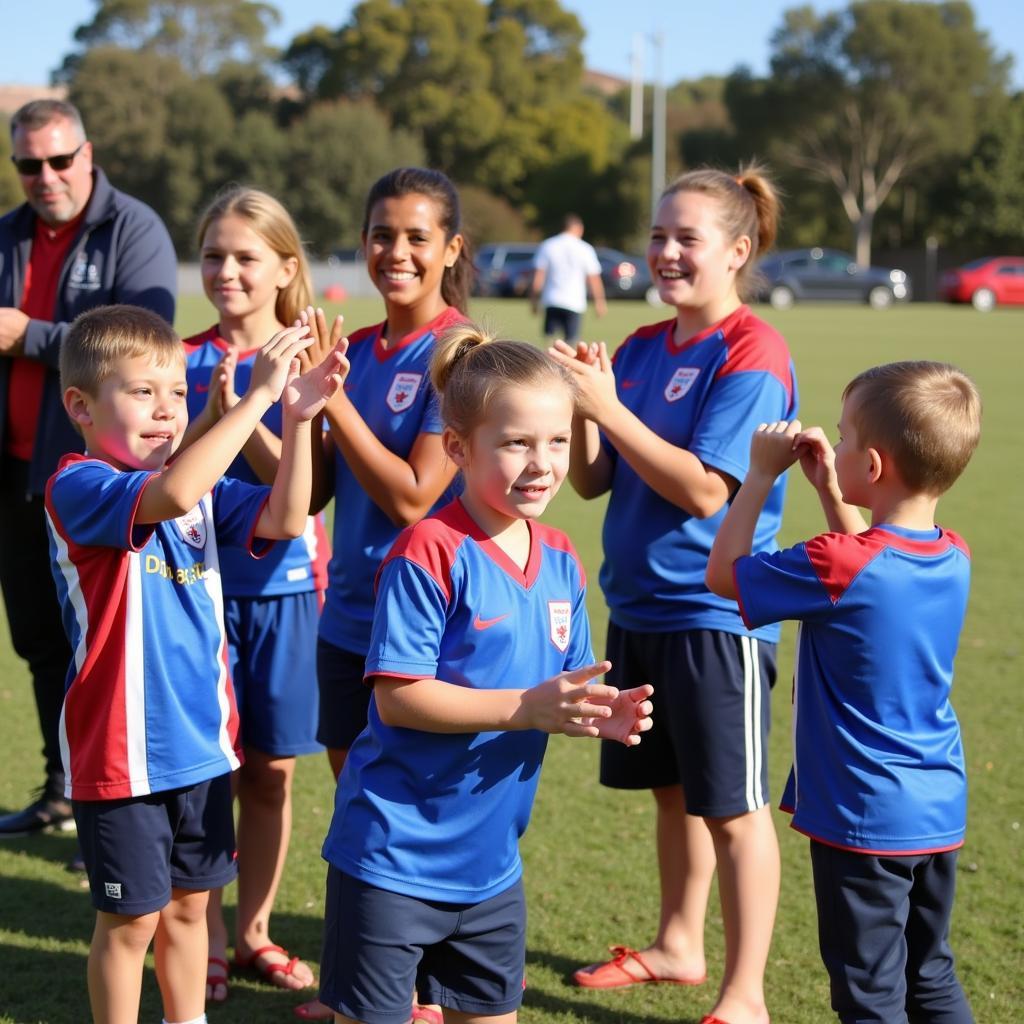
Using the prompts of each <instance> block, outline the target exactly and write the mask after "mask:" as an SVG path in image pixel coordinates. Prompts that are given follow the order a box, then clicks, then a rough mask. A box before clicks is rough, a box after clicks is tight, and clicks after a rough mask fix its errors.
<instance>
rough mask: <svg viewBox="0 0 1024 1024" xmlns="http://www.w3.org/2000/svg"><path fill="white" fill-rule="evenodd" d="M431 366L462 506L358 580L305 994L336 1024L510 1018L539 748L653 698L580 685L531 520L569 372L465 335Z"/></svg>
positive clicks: (556, 564) (429, 523)
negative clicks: (312, 988) (348, 719)
mask: <svg viewBox="0 0 1024 1024" xmlns="http://www.w3.org/2000/svg"><path fill="white" fill-rule="evenodd" d="M430 372H431V379H432V382H433V384H434V387H435V389H436V391H437V393H438V394H439V395H440V404H441V416H442V419H443V422H444V433H443V435H442V444H443V451H444V454H445V455H446V457H447V458H448V459H449V460H450V461H451V462H452V464H453V465H455V466H457V467H458V468H459V469H460V470H461V471H462V483H463V491H462V494H461V497H459V498H457V499H455V500H454V501H452V502H451V503H450V504H448V505H446V506H445V507H444V508H443V509H441V510H440V511H438V512H436V513H434V514H432V515H430V516H429V517H428V518H426V519H424V520H422V521H421V522H419V523H417V524H416V525H415V526H412V527H410V528H408V529H406V530H405V531H403V533H402V534H401V535H400V536H399V538H398V540H397V541H396V542H395V544H394V546H393V547H392V548H391V550H390V552H389V553H388V555H387V557H386V558H385V560H384V562H383V564H382V566H381V568H380V571H379V574H378V577H377V595H376V605H375V611H374V618H373V628H372V635H371V640H370V645H369V654H368V656H367V660H366V675H367V680H368V682H369V683H371V684H372V686H373V690H372V697H371V700H370V706H369V721H368V725H367V728H366V729H365V730H364V731H363V732H362V733H361V734H360V735H359V736H358V737H357V738H356V740H355V741H354V743H353V745H352V748H351V750H350V752H349V756H348V758H347V760H346V762H345V766H344V769H343V771H342V775H341V778H340V779H339V783H338V792H337V797H336V803H335V813H334V818H333V821H332V822H331V828H330V831H329V833H328V836H327V840H326V842H325V844H324V857H325V858H326V859H327V860H328V862H329V864H330V868H329V872H328V885H327V910H326V922H325V931H324V954H323V961H322V964H321V990H320V996H321V999H322V1000H324V1002H325V1003H326V1004H327V1005H328V1006H330V1007H331V1008H332V1009H333V1010H334V1011H335V1013H336V1017H335V1020H336V1021H342V1022H345V1021H358V1022H363V1024H405V1022H406V1021H407V1020H408V1019H409V1015H410V1008H411V993H412V990H413V987H414V985H415V987H416V989H417V991H418V992H419V996H420V998H421V999H422V1000H423V1001H425V1002H431V1003H438V1004H441V1005H443V1006H444V1007H445V1020H448V1021H461V1022H466V1024H469V1022H471V1021H481V1020H493V1021H494V1022H495V1024H512V1022H514V1021H515V1020H516V1017H517V1010H518V1006H519V1004H520V1001H521V999H522V989H523V972H524V963H525V909H524V900H523V894H522V885H521V873H522V867H521V863H520V859H519V851H518V839H519V836H520V835H521V834H522V832H523V830H524V829H525V828H526V825H527V822H528V820H529V815H530V809H531V806H532V802H533V797H534V793H535V791H536V787H537V781H538V776H539V772H540V766H541V760H542V758H543V754H544V749H545V745H546V742H547V736H546V734H547V733H565V734H566V735H570V736H604V737H606V738H608V739H612V740H617V741H618V742H620V743H622V744H623V745H626V746H633V745H636V744H637V743H639V742H640V734H641V733H642V732H645V731H646V730H647V729H648V728H649V726H650V719H649V715H650V712H651V705H650V701H649V700H648V697H649V696H650V694H651V692H652V689H651V687H650V686H639V687H636V688H634V689H632V690H622V691H620V690H618V689H616V688H614V687H611V686H606V685H602V684H600V683H596V682H591V680H593V679H595V678H596V677H597V676H598V675H600V674H601V673H603V672H605V671H607V670H608V668H609V667H610V666H609V665H608V663H607V662H600V663H597V664H593V655H592V654H591V650H590V630H589V625H588V622H587V617H586V608H585V592H586V581H585V578H584V574H583V570H582V567H581V565H580V563H579V560H578V558H577V556H576V554H575V552H574V551H573V548H572V546H571V544H570V543H569V540H568V538H566V537H565V536H564V535H563V534H561V533H560V532H558V531H556V530H553V529H551V528H548V527H544V526H541V525H539V524H538V523H537V522H536V521H535V520H536V519H537V518H538V517H539V516H540V515H541V514H542V513H543V511H544V509H545V508H546V507H547V505H548V503H549V501H550V500H551V498H552V497H553V496H554V495H555V493H556V492H557V490H558V487H559V485H560V484H561V482H562V480H563V478H564V477H565V474H566V472H567V470H568V468H569V442H570V431H571V425H572V418H573V397H574V389H573V383H572V379H571V377H570V376H569V375H568V374H567V373H566V372H565V371H564V370H563V369H562V368H561V367H559V366H558V365H557V364H556V363H555V362H554V361H553V360H551V359H549V358H548V357H547V356H546V355H544V354H543V353H541V352H539V351H538V350H537V349H535V348H533V347H532V346H530V345H528V344H526V343H524V342H507V341H491V340H490V339H489V338H488V337H487V336H486V335H484V334H483V333H482V332H480V331H479V330H478V329H477V328H475V327H473V326H472V325H463V326H461V327H456V328H454V329H453V330H452V331H450V332H449V333H448V334H446V335H445V336H444V338H443V339H442V340H441V341H440V342H439V343H438V346H437V349H436V352H435V353H434V356H433V358H432V360H431V364H430Z"/></svg>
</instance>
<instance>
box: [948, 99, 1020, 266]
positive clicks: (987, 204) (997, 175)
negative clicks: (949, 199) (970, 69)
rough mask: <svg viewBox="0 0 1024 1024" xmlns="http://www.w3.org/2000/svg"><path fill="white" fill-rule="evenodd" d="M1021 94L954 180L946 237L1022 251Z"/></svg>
mask: <svg viewBox="0 0 1024 1024" xmlns="http://www.w3.org/2000/svg"><path fill="white" fill-rule="evenodd" d="M1022 167H1024V93H1021V94H1018V95H1017V96H1016V97H1015V98H1014V100H1013V102H1012V103H1011V104H1009V106H1008V107H1007V109H1006V112H1005V116H1004V117H1002V118H1000V120H999V123H998V124H993V125H992V126H991V127H989V128H988V129H987V130H986V131H984V132H983V133H982V135H981V138H979V140H978V143H977V145H976V146H975V148H974V152H973V153H972V154H971V157H970V159H969V161H968V162H967V163H966V164H965V166H964V167H963V168H962V170H961V171H960V174H959V176H958V178H957V193H958V195H957V203H956V207H955V215H954V218H953V223H952V230H951V234H952V235H954V236H959V237H963V236H964V235H966V234H967V233H968V232H969V233H970V235H971V236H972V237H973V238H975V239H976V240H977V241H978V243H980V244H982V245H987V246H988V247H989V250H990V251H992V252H999V251H1002V252H1015V253H1019V252H1024V178H1022V177H1021V168H1022Z"/></svg>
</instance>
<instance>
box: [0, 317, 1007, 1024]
mask: <svg viewBox="0 0 1024 1024" xmlns="http://www.w3.org/2000/svg"><path fill="white" fill-rule="evenodd" d="M344 312H345V313H346V316H347V318H348V321H349V324H350V326H352V327H355V326H358V325H362V324H365V323H368V322H372V321H374V320H376V319H379V318H380V315H381V314H380V306H379V304H378V303H374V302H369V301H362V302H352V303H350V304H348V305H347V306H346V308H345V310H344ZM473 312H474V314H475V315H477V316H481V317H485V318H486V319H488V320H489V321H490V322H491V323H492V324H493V325H494V326H495V327H496V328H497V329H498V330H499V332H500V333H501V334H504V335H507V336H512V337H522V338H529V339H536V335H537V328H538V324H537V322H536V320H535V319H534V318H532V317H530V316H529V314H528V311H527V309H526V306H525V303H521V302H512V301H508V302H491V303H486V304H485V303H483V302H480V303H478V304H477V306H475V307H474V310H473ZM760 312H761V313H762V315H763V316H765V318H766V319H769V320H770V321H771V322H772V323H774V324H775V325H776V326H777V327H778V328H779V329H780V330H781V331H782V332H783V334H784V335H785V336H786V338H787V339H788V341H789V343H790V347H791V349H792V351H793V355H794V359H795V361H796V365H797V371H798V374H799V378H800V389H801V418H802V419H803V420H804V422H805V423H821V424H823V425H824V426H825V428H826V430H827V431H829V432H830V434H834V423H835V421H836V419H837V417H838V405H839V395H840V392H841V390H842V387H843V385H844V384H845V383H846V381H847V380H848V379H849V378H850V377H851V376H852V375H853V374H854V373H855V372H856V371H858V370H860V369H862V368H864V367H866V366H869V365H871V364H874V363H880V362H888V361H890V360H893V359H902V358H934V359H946V360H950V361H953V362H956V363H958V364H959V365H960V366H962V367H963V368H964V369H966V370H967V371H968V372H969V373H971V374H972V375H973V376H974V378H975V380H976V381H977V382H978V385H979V387H980V388H981V392H982V395H983V398H984V401H985V418H984V427H983V436H982V442H981V447H980V448H979V450H978V453H977V455H976V456H975V458H974V461H973V462H972V464H971V465H970V466H969V467H968V469H967V472H966V473H965V475H964V477H963V479H962V480H961V481H960V482H959V483H958V484H957V486H956V487H955V488H954V490H953V491H952V492H951V493H950V495H948V496H947V497H946V498H944V499H943V501H942V502H941V503H940V506H939V519H940V522H942V523H944V524H946V525H948V526H950V527H952V528H954V529H956V530H957V531H958V532H960V533H962V534H963V535H964V536H965V537H966V538H967V540H968V542H969V543H970V545H971V547H972V550H973V555H974V558H973V564H974V584H973V591H972V596H971V606H970V612H969V615H968V619H967V624H966V628H965V630H964V634H963V638H962V640H961V645H960V656H959V661H958V673H957V681H956V687H955V691H954V699H955V704H956V707H957V709H958V712H959V715H960V719H961V722H962V723H963V731H964V737H965V744H966V749H967V758H968V771H969V776H970V785H971V797H970V821H969V830H968V840H967V845H966V847H965V848H964V850H963V852H962V855H961V859H960V877H959V890H958V900H957V907H956V912H955V916H954V922H953V946H954V949H955V951H956V953H957V955H958V963H959V971H960V976H961V978H962V980H963V982H964V985H965V987H966V989H967V993H968V996H969V997H970V999H971V1002H972V1004H973V1007H974V1011H975V1015H976V1017H977V1020H978V1021H979V1022H983V1024H1017V1022H1019V1021H1021V1020H1022V1019H1024V1011H1022V1009H1021V1007H1022V1005H1024V884H1022V883H1024V877H1022V865H1024V858H1022V842H1024V833H1022V830H1021V827H1020V825H1021V821H1022V818H1024V803H1022V801H1021V798H1020V792H1021V778H1022V776H1024V754H1022V751H1024V715H1022V700H1021V686H1022V675H1024V673H1022V666H1024V656H1022V655H1024V651H1022V646H1024V628H1022V627H1024V616H1022V614H1021V608H1022V604H1021V598H1020V585H1019V576H1018V574H1019V573H1020V571H1021V567H1022V566H1024V557H1022V556H1024V532H1022V530H1021V529H1020V526H1019V524H1018V522H1017V516H1018V515H1019V514H1020V510H1021V508H1022V507H1024V482H1022V481H1024V460H1022V458H1021V453H1020V447H1019V445H1020V441H1021V428H1020V424H1021V413H1020V409H1021V405H1020V402H1021V395H1022V394H1024V372H1022V371H1024V314H1021V313H1014V312H1010V311H1003V310H998V311H996V312H994V313H992V314H990V315H979V314H977V313H975V312H974V311H973V310H971V309H970V308H969V307H968V308H952V307H942V306H926V305H925V306H922V305H915V306H911V307H908V308H902V309H893V310H890V311H887V312H885V313H876V312H873V311H870V310H867V309H861V308H852V307H851V308H846V307H841V306H829V307H826V306H817V307H814V306H809V307H798V308H796V309H793V310H791V311H788V312H786V313H775V312H773V311H771V310H767V309H764V310H761V311H760ZM665 316H667V313H666V312H665V311H660V312H659V311H652V310H651V309H650V308H649V307H646V306H644V305H642V304H639V303H613V304H612V306H611V311H610V313H609V315H608V316H607V318H606V319H604V320H601V321H594V320H589V321H588V322H587V323H586V325H585V332H586V336H587V337H589V338H604V339H607V340H608V341H610V342H617V341H618V340H619V339H621V338H622V337H623V336H624V335H625V334H626V333H627V332H628V331H629V330H630V329H631V328H632V327H634V326H636V325H637V324H639V323H644V322H650V321H653V320H657V319H659V318H663V317H665ZM210 320H211V314H210V310H209V307H208V306H207V305H206V303H205V301H204V300H201V299H191V300H185V301H183V302H182V304H181V309H180V312H179V323H178V326H179V329H180V330H181V331H182V333H183V334H187V333H191V332H193V331H196V330H199V329H201V328H203V327H205V326H206V325H207V324H208V323H209V321H210ZM602 513H603V503H602V502H600V501H598V502H592V503H589V504H588V503H584V502H582V501H580V500H579V499H578V498H577V497H576V496H575V495H574V494H573V493H572V491H571V489H570V488H569V486H568V485H566V487H565V489H564V490H563V493H562V494H561V495H560V496H559V497H558V499H556V501H555V502H554V505H553V507H552V509H551V511H550V513H549V514H548V519H549V520H550V521H551V522H553V523H554V524H555V525H558V526H560V527H562V528H563V529H565V530H567V531H568V533H569V534H570V536H571V537H572V538H573V540H574V542H575V543H576V545H577V547H578V548H579V550H580V554H581V556H582V558H583V560H584V563H585V565H586V566H587V569H588V572H589V574H590V576H591V578H592V579H595V580H596V576H597V568H598V565H599V564H600V523H601V517H602ZM820 529H821V525H820V522H819V515H818V511H817V504H816V501H815V500H814V497H813V494H812V493H811V491H810V489H809V488H808V487H806V486H805V485H804V483H803V480H802V479H798V478H796V477H794V478H793V479H792V480H791V485H790V493H789V498H788V506H787V513H786V520H785V528H784V531H783V537H782V540H783V541H790V542H791V541H794V540H798V539H801V538H803V537H805V536H808V535H810V534H812V533H814V532H817V531H818V530H820ZM4 542H5V543H12V542H13V543H17V538H5V539H4ZM590 608H591V615H592V619H593V624H594V633H595V650H597V651H598V652H599V653H600V651H601V650H602V649H603V643H604V631H605V616H604V609H603V605H602V601H601V595H600V592H599V590H598V589H597V587H596V586H594V588H593V589H592V592H591V594H590ZM0 636H2V637H3V639H2V641H0V750H3V752H4V753H3V764H4V769H5V770H4V772H3V774H2V777H0V809H3V808H6V809H16V808H19V807H21V806H23V804H24V803H25V801H26V797H27V796H28V793H29V790H30V788H31V787H33V786H35V785H38V783H39V782H40V781H41V759H40V756H39V745H40V741H39V737H38V731H37V727H36V721H35V710H34V707H33V704H32V698H31V689H30V685H29V680H28V676H27V673H26V671H25V669H24V666H23V665H22V663H21V662H20V661H18V659H16V658H15V657H14V655H13V654H12V652H11V651H10V647H9V643H8V641H7V637H6V631H0ZM792 640H793V632H792V628H791V627H787V629H786V630H785V632H784V640H783V644H782V648H781V652H780V680H782V682H781V683H780V685H779V686H778V687H777V688H776V691H775V696H774V701H773V704H774V706H773V715H774V728H773V733H772V743H771V777H772V791H773V794H774V795H775V796H777V795H778V793H779V792H780V791H781V786H782V782H783V781H784V778H785V772H786V770H787V767H788V763H789V761H788V755H789V725H790V713H789V712H790V709H789V685H788V682H787V679H788V676H789V674H790V670H791V667H792ZM549 750H550V752H549V754H548V759H547V765H546V767H545V771H544V777H543V780H542V782H541V786H540V793H539V797H538V800H537V806H536V810H535V812H534V816H533V823H532V825H531V829H530V832H529V833H528V834H527V836H526V837H525V839H524V842H523V853H524V857H525V861H526V885H527V893H528V899H529V907H530V931H529V948H528V954H527V961H528V964H527V969H528V980H529V987H528V989H527V992H526V999H525V1004H524V1007H523V1011H522V1014H521V1019H522V1020H523V1021H524V1022H526V1024H581V1022H590V1024H645V1022H655V1024H659V1022H665V1024H667V1022H682V1024H693V1022H696V1021H698V1020H699V1019H700V1017H701V1015H702V1014H703V1013H704V1012H706V1011H707V1010H708V1009H709V1008H710V1006H711V1004H712V1002H713V991H712V989H711V987H710V985H713V984H714V982H715V980H716V979H717V978H719V977H720V975H721V959H722V934H721V921H720V917H719V914H718V912H717V907H716V906H715V903H714V900H715V899H717V897H715V896H713V902H712V910H711V911H710V913H709V915H708V927H707V943H708V953H709V956H708V960H709V975H710V977H711V978H712V982H711V983H710V985H709V986H708V987H705V988H703V989H696V990H690V989H685V990H684V989H679V988H675V987H672V986H664V987H659V988H648V989H635V990H632V991H626V992H611V993H603V994H602V993H588V992H583V991H581V990H579V989H576V988H574V987H573V986H572V985H571V984H570V983H569V980H568V979H569V975H570V973H571V971H572V970H573V969H574V968H575V967H576V966H578V965H579V964H582V963H586V962H590V961H593V960H596V959H598V958H599V957H601V956H602V954H603V952H604V948H605V946H606V945H607V944H609V943H611V942H621V943H627V944H630V945H634V946H643V945H644V944H645V943H646V942H647V941H648V940H649V938H650V937H651V936H652V934H653V930H654V926H655V921H656V916H655V915H656V907H657V880H656V874H655V864H654V845H653V838H652V822H653V814H652V802H651V800H650V799H649V798H648V797H647V796H646V795H634V796H629V795H627V794H623V793H617V792H612V791H606V790H602V789H601V788H600V787H598V786H597V784H596V782H595V777H596V756H597V747H596V745H594V744H590V743H586V742H581V741H570V740H567V739H564V738H556V739H554V740H553V741H552V743H551V745H550V748H549ZM331 791H332V785H331V779H330V773H329V771H328V768H327V763H326V759H325V758H320V757H312V758H306V759H303V760H302V762H301V764H300V765H299V770H298V772H297V779H296V824H295V832H294V837H293V843H292V853H291V857H290V860H289V865H288V870H287V874H286V877H285V880H284V884H283V886H282V889H281V893H280V896H279V899H278V910H277V913H276V914H275V916H274V919H273V937H274V939H275V941H277V942H280V943H282V944H283V945H286V946H288V947H289V948H290V949H291V950H292V951H293V952H294V953H297V954H299V955H302V956H304V957H306V958H307V959H310V960H312V961H314V962H315V960H316V958H317V956H318V952H319V941H320V940H319V929H320V914H321V904H322V899H323V875H324V865H323V862H322V861H321V860H320V856H319V850H320V843H321V841H322V839H323V836H324V833H325V831H326V828H327V824H328V821H329V817H330V813H331V806H332V792H331ZM776 818H777V822H776V823H777V826H778V830H779V835H780V842H781V846H782V856H783V878H782V900H781V905H780V910H779V916H778V922H777V925H776V930H775V938H774V942H773V946H772V954H771V960H770V963H769V968H768V979H767V983H768V998H769V1007H770V1009H771V1010H772V1015H773V1020H775V1021H776V1022H778V1024H817V1022H821V1021H828V1020H830V1019H833V1018H832V1015H831V1012H830V1010H829V1008H828V991H827V984H826V979H825V973H824V969H823V968H822V966H821V963H820V961H819V959H818V954H817V945H816V933H815V919H814V904H813V899H812V894H811V884H810V873H809V870H808V862H807V850H806V841H805V840H803V839H802V838H801V837H800V836H798V835H797V834H796V833H794V832H793V831H792V830H790V829H789V828H788V827H787V824H788V822H787V819H786V817H785V816H784V815H782V814H777V815H776ZM72 849H73V840H72V839H71V838H69V837H67V836H56V835H54V836H39V837H35V838H32V839H24V840H12V841H7V842H5V843H3V844H2V845H0V878H2V882H0V964H2V969H0V1021H2V1022H5V1024H9V1022H19V1024H23V1022H26V1024H27V1022H47V1024H70V1022H78V1021H83V1020H87V1019H88V1004H87V999H86V990H85V958H86V953H87V949H88V941H89V935H90V932H91V925H92V917H93V912H92V910H91V908H90V906H89V901H88V895H87V893H86V892H85V891H84V890H83V886H82V883H81V881H80V879H79V878H77V877H75V876H73V875H70V874H68V873H67V872H66V871H65V870H64V863H65V861H66V860H67V858H68V857H69V856H70V854H71V852H72ZM230 900H231V897H230V896H229V902H230ZM296 1002H298V1000H297V999H296V997H295V996H294V995H291V994H288V993H283V992H280V991H278V990H275V989H271V988H269V987H267V986H264V985H261V984H259V983H257V982H255V981H252V980H249V979H246V978H240V979H237V980H233V983H232V989H231V995H230V998H229V1000H228V1002H227V1003H226V1004H225V1005H224V1006H217V1007H213V1008H212V1009H211V1011H210V1020H211V1021H212V1022H214V1024H242V1022H246V1024H248V1022H263V1021H267V1022H270V1021H277V1022H282V1021H287V1020H294V1018H293V1017H292V1016H291V1007H292V1006H293V1005H294V1004H295V1003H296ZM142 1019H143V1020H147V1021H154V1022H155V1021H158V1020H159V1019H160V1004H159V997H158V993H157V987H156V982H155V978H154V977H153V974H152V970H151V969H150V970H148V971H147V977H146V981H145V991H144V997H143V1014H142Z"/></svg>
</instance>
